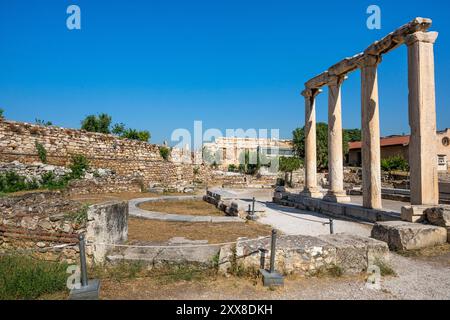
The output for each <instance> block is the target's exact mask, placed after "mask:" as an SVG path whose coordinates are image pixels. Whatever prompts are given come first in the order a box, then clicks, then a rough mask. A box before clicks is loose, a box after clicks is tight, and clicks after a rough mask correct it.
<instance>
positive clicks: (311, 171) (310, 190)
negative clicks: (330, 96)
mask: <svg viewBox="0 0 450 320" xmlns="http://www.w3.org/2000/svg"><path fill="white" fill-rule="evenodd" d="M320 92H322V91H321V90H319V89H310V90H308V89H307V90H305V91H303V92H302V95H303V96H304V97H305V188H304V190H303V192H302V194H303V195H305V196H308V197H313V198H320V197H322V193H321V192H320V191H319V188H318V187H317V158H316V157H317V151H316V96H317V95H318V94H319V93H320Z"/></svg>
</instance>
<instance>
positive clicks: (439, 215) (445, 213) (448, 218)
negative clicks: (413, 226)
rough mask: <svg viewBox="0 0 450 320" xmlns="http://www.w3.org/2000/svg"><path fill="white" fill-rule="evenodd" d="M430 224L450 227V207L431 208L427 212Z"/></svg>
mask: <svg viewBox="0 0 450 320" xmlns="http://www.w3.org/2000/svg"><path fill="white" fill-rule="evenodd" d="M425 213H426V217H427V220H428V222H429V223H431V224H432V225H435V226H439V227H445V228H448V227H450V206H439V207H435V208H429V209H427V210H426V211H425Z"/></svg>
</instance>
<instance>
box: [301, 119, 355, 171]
mask: <svg viewBox="0 0 450 320" xmlns="http://www.w3.org/2000/svg"><path fill="white" fill-rule="evenodd" d="M360 139H361V130H359V129H350V130H345V129H344V130H343V131H342V149H343V150H342V152H343V155H345V154H347V153H348V142H350V141H359V140H360ZM293 143H294V153H295V154H296V155H297V157H299V158H301V159H304V158H305V129H304V128H297V129H295V130H294V131H293ZM316 144H317V146H316V148H317V151H316V152H317V167H318V168H319V169H324V168H327V167H328V124H326V123H322V122H319V123H317V125H316Z"/></svg>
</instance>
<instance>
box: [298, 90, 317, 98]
mask: <svg viewBox="0 0 450 320" xmlns="http://www.w3.org/2000/svg"><path fill="white" fill-rule="evenodd" d="M320 93H322V89H316V88H305V90H303V91H302V93H301V95H302V96H304V97H305V98H315V97H316V96H317V95H319V94H320Z"/></svg>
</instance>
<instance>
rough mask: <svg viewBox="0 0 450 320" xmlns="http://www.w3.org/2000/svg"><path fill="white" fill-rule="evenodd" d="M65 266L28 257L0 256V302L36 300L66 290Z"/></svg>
mask: <svg viewBox="0 0 450 320" xmlns="http://www.w3.org/2000/svg"><path fill="white" fill-rule="evenodd" d="M66 269H67V265H66V264H62V263H56V262H48V261H42V260H35V259H33V258H31V257H28V256H8V255H5V256H0V300H13V299H36V298H39V296H41V295H42V294H50V293H54V292H58V291H62V290H64V289H65V288H66V281H67V277H68V275H67V274H66Z"/></svg>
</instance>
